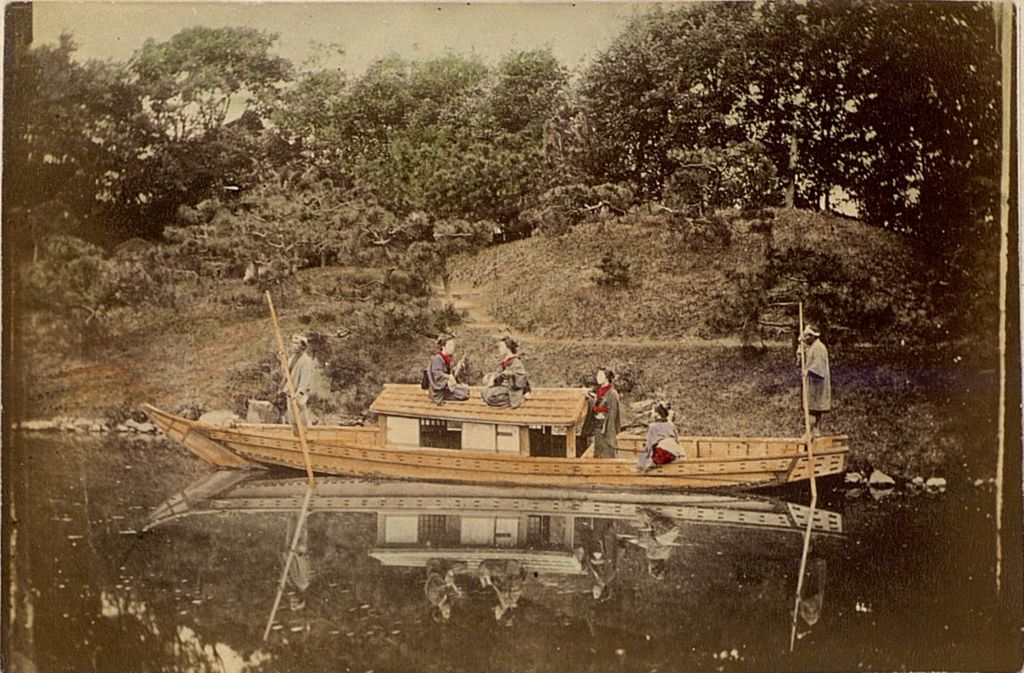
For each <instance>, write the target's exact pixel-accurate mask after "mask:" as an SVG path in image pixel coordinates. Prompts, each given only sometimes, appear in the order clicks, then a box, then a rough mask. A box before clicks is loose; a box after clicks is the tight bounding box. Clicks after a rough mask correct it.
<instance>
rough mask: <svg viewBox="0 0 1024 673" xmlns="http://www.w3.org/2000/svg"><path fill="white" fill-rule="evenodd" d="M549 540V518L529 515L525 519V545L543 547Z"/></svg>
mask: <svg viewBox="0 0 1024 673" xmlns="http://www.w3.org/2000/svg"><path fill="white" fill-rule="evenodd" d="M550 539H551V517H550V516H540V515H537V514H530V515H528V516H527V517H526V543H527V544H530V545H545V544H547V542H548V540H550Z"/></svg>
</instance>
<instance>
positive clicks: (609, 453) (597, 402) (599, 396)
mask: <svg viewBox="0 0 1024 673" xmlns="http://www.w3.org/2000/svg"><path fill="white" fill-rule="evenodd" d="M614 379H615V373H614V372H612V370H610V369H605V368H603V367H602V368H601V369H598V370H597V390H595V391H594V392H593V394H592V395H593V396H592V397H591V401H590V408H591V410H592V411H593V423H594V426H593V427H594V455H595V456H597V457H598V458H615V455H616V449H617V448H618V443H617V442H618V440H617V437H618V435H619V431H620V430H621V429H622V421H621V418H622V417H621V416H620V414H619V391H617V390H616V389H615V384H614V383H612V381H613V380H614Z"/></svg>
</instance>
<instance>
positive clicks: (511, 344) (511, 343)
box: [501, 336, 519, 353]
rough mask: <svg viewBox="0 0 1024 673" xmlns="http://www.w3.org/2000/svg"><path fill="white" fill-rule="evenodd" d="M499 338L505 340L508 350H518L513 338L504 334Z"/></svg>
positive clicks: (514, 351)
mask: <svg viewBox="0 0 1024 673" xmlns="http://www.w3.org/2000/svg"><path fill="white" fill-rule="evenodd" d="M501 340H502V341H504V342H505V345H506V346H508V349H509V350H510V351H512V352H513V353H518V352H519V344H518V343H516V340H515V339H513V338H512V337H510V336H505V337H501Z"/></svg>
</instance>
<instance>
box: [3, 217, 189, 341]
mask: <svg viewBox="0 0 1024 673" xmlns="http://www.w3.org/2000/svg"><path fill="white" fill-rule="evenodd" d="M159 254H160V253H159V251H158V250H155V249H149V248H147V249H144V250H141V251H135V252H125V253H124V254H121V255H118V256H113V257H111V256H108V255H106V254H105V253H104V251H103V250H102V249H101V248H99V247H97V246H95V245H93V244H91V243H87V242H85V241H83V240H81V239H78V238H74V237H72V236H66V235H60V234H58V235H54V236H51V237H49V238H47V239H46V242H45V245H44V246H43V248H42V250H41V253H40V257H39V259H38V260H37V261H35V262H33V263H26V264H24V265H22V266H21V268H20V272H21V275H22V278H21V284H22V286H23V287H24V289H25V295H26V302H25V305H24V306H21V307H19V308H21V309H28V310H35V311H40V312H42V313H44V314H45V315H48V316H50V317H51V318H52V319H54V320H55V321H56V322H57V323H58V324H59V325H60V328H61V330H62V331H64V332H65V333H67V334H70V335H72V336H74V337H76V338H79V339H81V338H88V337H93V336H99V335H102V334H104V333H106V332H107V331H109V330H110V329H111V327H112V325H113V323H114V322H115V321H114V320H113V316H114V315H115V313H116V312H117V311H118V309H124V308H141V307H145V306H147V305H150V304H153V303H162V302H169V301H173V299H174V296H173V291H172V289H171V287H170V281H171V278H170V276H169V274H167V273H166V271H165V270H164V268H163V267H162V265H161V264H160V263H159V262H158V259H159Z"/></svg>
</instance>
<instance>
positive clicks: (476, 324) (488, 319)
mask: <svg viewBox="0 0 1024 673" xmlns="http://www.w3.org/2000/svg"><path fill="white" fill-rule="evenodd" d="M436 291H437V295H438V296H440V297H443V296H444V288H442V287H438V288H436ZM451 302H452V307H453V308H454V309H455V310H456V311H465V312H466V319H465V321H464V322H463V323H462V328H463V329H468V330H469V331H472V332H486V333H491V334H496V333H504V332H514V333H515V334H516V336H517V338H519V337H521V338H522V339H523V340H526V341H529V342H530V343H534V344H537V343H558V344H564V345H569V346H575V345H581V346H586V345H591V344H593V343H594V342H595V339H593V338H588V339H578V338H570V337H560V336H547V335H544V334H537V333H536V332H527V331H525V330H521V329H514V328H512V327H511V326H509V325H508V324H507V323H505V322H503V321H501V320H498V319H496V318H495V317H494V316H492V315H491V314H490V313H489V312H488V309H487V294H486V291H485V290H483V289H481V288H478V287H473V286H472V285H465V284H452V286H451ZM600 342H601V343H602V344H607V345H608V346H626V347H636V348H643V347H657V348H694V347H707V346H732V347H736V346H741V345H743V342H742V341H741V340H740V339H739V337H719V338H714V339H702V338H700V337H691V336H684V337H673V338H671V339H652V338H649V337H602V338H601V339H600ZM765 343H766V344H769V345H771V344H773V343H774V342H770V341H766V342H765Z"/></svg>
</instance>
